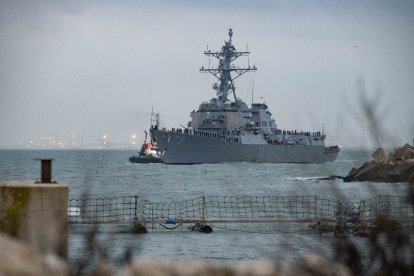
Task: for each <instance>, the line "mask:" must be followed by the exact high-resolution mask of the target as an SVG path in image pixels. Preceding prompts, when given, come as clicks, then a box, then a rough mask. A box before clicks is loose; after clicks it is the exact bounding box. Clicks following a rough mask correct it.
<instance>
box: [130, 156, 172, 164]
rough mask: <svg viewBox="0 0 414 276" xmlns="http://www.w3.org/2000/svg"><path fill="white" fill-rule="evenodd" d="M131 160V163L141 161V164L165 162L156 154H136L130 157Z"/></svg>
mask: <svg viewBox="0 0 414 276" xmlns="http://www.w3.org/2000/svg"><path fill="white" fill-rule="evenodd" d="M129 162H131V163H141V164H149V163H164V161H163V160H162V159H161V158H159V157H154V156H139V155H134V156H131V157H130V158H129Z"/></svg>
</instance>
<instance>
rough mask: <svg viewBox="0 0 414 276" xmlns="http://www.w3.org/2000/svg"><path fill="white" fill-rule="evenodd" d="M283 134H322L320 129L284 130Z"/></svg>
mask: <svg viewBox="0 0 414 276" xmlns="http://www.w3.org/2000/svg"><path fill="white" fill-rule="evenodd" d="M282 134H283V135H304V136H322V135H321V132H320V131H316V132H310V131H300V132H299V131H296V130H283V131H282Z"/></svg>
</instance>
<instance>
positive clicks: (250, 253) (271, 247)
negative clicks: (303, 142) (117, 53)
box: [0, 150, 407, 268]
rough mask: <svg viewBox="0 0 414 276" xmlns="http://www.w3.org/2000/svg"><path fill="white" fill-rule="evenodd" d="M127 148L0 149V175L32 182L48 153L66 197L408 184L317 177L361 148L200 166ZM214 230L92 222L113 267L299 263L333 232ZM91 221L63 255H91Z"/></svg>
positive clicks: (358, 189)
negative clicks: (289, 159)
mask: <svg viewBox="0 0 414 276" xmlns="http://www.w3.org/2000/svg"><path fill="white" fill-rule="evenodd" d="M133 154H135V151H134V150H0V179H1V180H39V178H40V162H39V161H36V160H35V159H39V158H53V159H54V161H53V173H52V178H53V180H56V181H64V182H66V183H69V193H70V198H73V199H76V198H80V197H81V196H85V197H87V198H111V197H120V196H130V195H137V196H139V197H140V198H145V199H147V200H150V201H154V202H171V201H182V200H185V199H192V198H196V197H198V196H202V195H218V196H245V195H248V196H268V195H272V196H273V195H277V196H289V195H319V196H320V197H324V198H331V199H341V200H350V201H359V200H364V199H369V198H371V197H373V196H376V195H378V194H387V195H389V194H392V195H403V194H404V193H405V192H406V189H407V184H403V183H399V184H387V183H370V182H364V183H344V182H342V180H328V181H321V180H316V179H315V178H316V177H324V176H330V175H342V176H344V175H346V174H347V173H348V172H349V170H350V169H351V168H352V167H359V166H360V165H362V164H363V162H365V161H367V160H369V159H370V153H369V152H368V151H355V150H343V151H342V152H341V153H340V155H339V156H338V159H337V160H336V162H332V163H325V164H251V163H223V164H201V165H165V164H131V163H129V162H128V157H130V156H131V155H133ZM211 226H212V227H213V230H214V232H213V233H211V234H202V233H199V232H191V231H189V230H186V229H185V228H183V229H178V230H174V231H165V230H164V231H149V233H148V234H146V235H137V234H132V233H131V225H106V226H97V227H98V232H97V236H96V237H97V240H98V241H99V246H100V247H101V248H102V250H103V251H105V252H106V254H107V257H108V258H110V259H112V260H113V261H114V267H115V268H116V267H117V266H119V265H120V264H121V261H120V260H121V259H122V256H123V255H124V253H125V252H126V250H130V252H131V254H132V256H141V257H151V258H156V259H206V260H211V261H219V262H227V261H234V260H252V259H258V260H263V259H274V260H280V261H287V262H296V261H299V260H300V259H301V258H302V257H303V256H305V255H306V254H309V253H311V252H316V253H320V254H323V255H326V256H331V255H332V254H333V253H332V242H333V241H334V238H333V236H332V234H324V235H322V236H319V235H317V234H315V233H311V232H309V231H308V230H307V225H304V224H300V223H296V224H295V223H277V224H260V223H259V224H244V225H241V224H217V225H211ZM92 228H93V226H90V225H72V226H71V227H70V233H69V260H70V261H71V262H73V263H76V262H79V260H82V259H87V258H90V255H89V254H90V252H88V251H87V250H86V241H85V238H86V236H87V234H88V233H89V232H90V231H91V229H92ZM361 243H362V241H361Z"/></svg>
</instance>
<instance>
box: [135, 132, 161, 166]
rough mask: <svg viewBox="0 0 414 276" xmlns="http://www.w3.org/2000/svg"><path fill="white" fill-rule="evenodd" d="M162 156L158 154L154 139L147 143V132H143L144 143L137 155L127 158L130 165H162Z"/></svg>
mask: <svg viewBox="0 0 414 276" xmlns="http://www.w3.org/2000/svg"><path fill="white" fill-rule="evenodd" d="M161 157H162V155H161V154H160V153H159V150H158V147H157V142H156V141H155V138H151V139H150V142H149V143H147V132H146V131H145V142H144V144H143V145H142V147H141V150H140V151H139V153H138V155H133V156H131V157H130V158H129V161H130V162H131V163H145V164H148V163H164V162H163V160H162V158H161Z"/></svg>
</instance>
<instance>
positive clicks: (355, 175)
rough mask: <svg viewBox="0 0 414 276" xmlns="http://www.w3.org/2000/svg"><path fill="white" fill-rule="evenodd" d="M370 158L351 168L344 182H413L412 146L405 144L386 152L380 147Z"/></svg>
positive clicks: (413, 149) (413, 148) (413, 151)
mask: <svg viewBox="0 0 414 276" xmlns="http://www.w3.org/2000/svg"><path fill="white" fill-rule="evenodd" d="M371 156H372V158H373V159H372V160H371V161H368V162H365V163H364V164H363V165H362V166H361V167H360V168H358V169H357V168H354V167H353V168H352V169H351V171H350V172H349V173H348V175H347V176H345V177H344V181H345V182H352V181H374V182H409V183H414V147H413V146H411V145H409V144H405V145H404V146H403V147H401V148H397V149H396V150H395V151H394V152H391V153H387V152H385V151H384V150H383V149H382V148H379V149H377V150H376V151H375V152H374V153H373V154H372V155H371Z"/></svg>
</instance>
